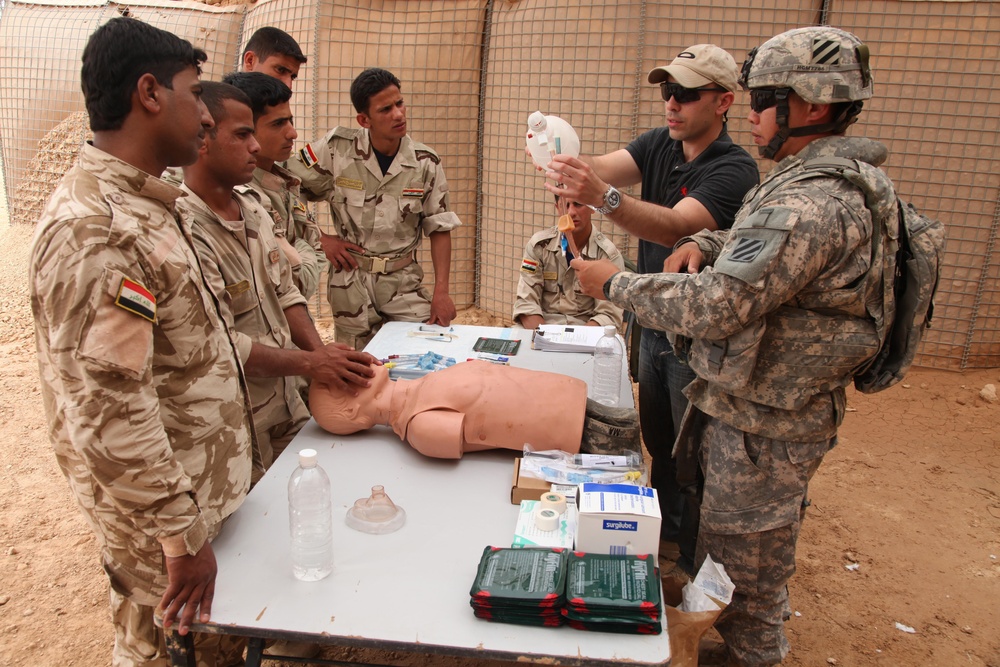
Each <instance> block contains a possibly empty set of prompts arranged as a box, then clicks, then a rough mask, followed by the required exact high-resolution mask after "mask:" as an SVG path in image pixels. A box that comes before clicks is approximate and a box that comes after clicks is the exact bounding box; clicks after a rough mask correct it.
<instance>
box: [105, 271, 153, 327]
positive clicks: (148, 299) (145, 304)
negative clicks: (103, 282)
mask: <svg viewBox="0 0 1000 667" xmlns="http://www.w3.org/2000/svg"><path fill="white" fill-rule="evenodd" d="M115 305H116V306H118V307H119V308H124V309H125V310H127V311H129V312H130V313H134V314H136V315H138V316H139V317H141V318H143V319H147V320H149V321H150V322H155V321H156V297H154V296H153V294H152V292H150V291H149V290H148V289H146V288H145V287H143V286H142V285H140V284H139V283H137V282H135V281H134V280H129V279H128V278H122V282H121V285H119V286H118V296H117V297H116V298H115Z"/></svg>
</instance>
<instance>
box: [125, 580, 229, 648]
mask: <svg viewBox="0 0 1000 667" xmlns="http://www.w3.org/2000/svg"><path fill="white" fill-rule="evenodd" d="M153 611H154V608H153V607H146V606H144V605H140V604H137V603H136V602H133V601H132V600H130V599H128V598H127V597H125V596H123V595H121V594H120V593H118V592H116V591H115V590H114V589H112V590H111V620H112V622H113V623H114V626H115V647H114V650H113V652H112V654H111V665H112V667H169V665H170V657H169V656H168V655H167V648H166V645H165V643H164V636H163V630H162V628H158V627H157V626H156V624H155V623H154V622H153ZM245 648H246V639H245V638H243V637H234V636H230V635H213V634H208V633H202V632H197V633H194V652H195V657H196V658H197V665H198V667H230V666H231V665H242V664H244V662H243V650H244V649H245Z"/></svg>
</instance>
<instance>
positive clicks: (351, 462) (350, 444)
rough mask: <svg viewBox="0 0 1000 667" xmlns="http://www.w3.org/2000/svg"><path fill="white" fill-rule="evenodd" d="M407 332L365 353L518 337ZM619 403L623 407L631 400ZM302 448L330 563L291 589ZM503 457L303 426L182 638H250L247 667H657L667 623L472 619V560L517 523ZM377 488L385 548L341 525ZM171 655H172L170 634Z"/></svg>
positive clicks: (586, 368)
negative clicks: (459, 660) (320, 493)
mask: <svg viewBox="0 0 1000 667" xmlns="http://www.w3.org/2000/svg"><path fill="white" fill-rule="evenodd" d="M416 326H419V325H410V324H389V325H387V326H386V327H384V328H383V329H382V331H381V332H380V333H379V334H378V335H377V336H376V337H375V338H374V339H373V340H372V342H371V344H370V345H369V346H368V348H366V349H367V350H368V351H370V352H372V353H373V354H375V356H387V355H389V354H397V353H408V352H411V351H412V352H420V351H426V349H424V348H427V349H432V350H434V351H440V352H442V353H443V354H445V355H446V356H454V357H455V358H456V359H457V358H459V357H460V356H461V359H462V360H464V359H465V358H466V357H467V356H474V355H473V354H472V353H471V349H472V344H473V343H474V342H475V340H476V339H477V338H478V337H479V336H481V335H487V336H491V337H510V336H514V337H516V336H518V335H520V334H524V335H530V332H518V331H517V330H508V329H497V328H491V327H461V326H456V327H454V330H455V333H457V334H459V337H458V338H457V339H456V340H454V341H453V342H451V343H440V342H439V343H437V344H435V343H433V342H428V341H426V340H421V339H416V338H412V337H409V336H407V335H406V331H407V330H408V329H407V327H416ZM467 338H471V341H469V340H467ZM529 348H530V340H524V341H522V344H521V350H520V351H519V352H518V354H517V355H515V357H514V359H515V360H516V363H515V365H518V366H525V367H530V368H540V367H541V368H543V369H544V370H553V371H557V372H564V373H566V374H568V375H575V376H577V377H582V378H584V379H586V378H587V377H589V373H590V369H591V368H592V365H591V363H589V362H588V359H587V358H586V357H588V355H581V354H566V353H540V352H533V351H531V350H530V349H529ZM459 350H461V351H460V352H459ZM462 355H465V356H462ZM625 384H626V386H627V387H629V388H630V386H631V385H629V384H628V383H627V382H626V383H625ZM628 398H629V401H628V403H626V405H631V393H630V394H629V397H628ZM307 447H310V448H313V449H316V450H317V452H318V453H319V463H320V465H322V466H323V468H324V469H325V470H326V471H327V473H328V474H329V475H330V478H331V480H332V487H333V502H334V529H333V530H334V561H335V565H334V571H333V573H332V574H331V575H330V576H329V577H327V578H325V579H323V580H321V581H317V582H308V583H307V582H301V581H298V580H296V579H295V578H294V577H293V576H292V571H291V564H290V561H289V538H288V500H287V488H286V487H287V481H288V478H289V476H290V475H291V473H292V471H293V470H294V469H295V467H296V465H297V453H298V451H299V450H300V449H304V448H307ZM515 456H516V452H513V451H488V452H476V453H470V454H466V455H465V457H464V458H462V459H461V460H457V461H451V460H439V459H431V458H428V457H425V456H423V455H421V454H419V453H417V452H416V451H415V450H413V449H412V448H411V447H410V446H409V445H407V444H406V443H405V442H402V441H401V440H400V439H399V438H398V437H397V436H396V435H395V433H393V432H392V431H391V430H390V429H389V428H388V427H383V426H378V427H375V428H373V429H370V430H368V431H364V432H362V433H357V434H354V435H351V436H335V435H331V434H329V433H327V432H325V431H323V430H322V429H320V428H319V426H317V425H316V423H315V422H314V421H310V422H309V423H308V424H307V425H306V426H305V427H304V428H303V429H302V431H301V432H300V433H299V434H298V435H297V436H296V437H295V439H294V440H293V441H292V443H291V444H290V446H289V447H288V448H287V449H286V450H285V452H284V453H283V454H282V455H281V456H280V457H279V458H278V460H277V461H275V463H274V465H273V466H272V467H271V469H270V470H269V471H268V472H267V474H265V475H264V477H263V479H261V481H260V482H259V483H258V484H257V485H256V486H255V487H254V489H253V490H252V491H251V492H250V494H249V495H248V497H247V499H246V501H245V502H244V503H243V505H242V506H241V507H240V508H239V509H238V510H237V511H236V512H235V513H234V514H233V515H232V516H231V517H230V518H229V519H228V520H227V521H226V523H225V526H224V527H223V529H222V532H221V533H220V534H219V536H218V537H217V538H216V539H215V540H214V541H213V542H212V547H213V549H214V551H215V556H216V559H217V561H218V565H219V573H218V577H217V580H216V593H215V600H214V603H213V606H212V621H211V622H210V623H207V624H194V625H193V626H192V629H193V630H195V631H200V632H213V633H225V634H233V635H241V636H246V637H250V638H252V641H251V647H250V650H249V652H248V662H247V664H248V665H257V664H259V660H260V651H261V649H262V647H263V640H264V639H288V640H294V641H309V642H315V643H320V644H331V645H340V646H350V647H363V648H374V649H383V650H393V651H404V652H412V653H423V654H437V655H451V656H461V657H466V658H470V659H472V658H474V659H494V660H504V661H511V662H543V663H545V664H549V665H606V666H610V665H620V664H622V663H625V664H636V665H654V664H655V665H664V664H668V663H669V661H670V643H669V638H668V635H667V632H666V627H665V625H666V621H665V620H664V621H663V623H664V631H663V632H662V634H659V635H645V636H643V635H619V634H606V633H600V632H585V631H580V630H574V629H572V628H569V627H560V628H541V627H529V626H520V625H510V624H504V623H493V622H489V621H485V620H482V619H478V618H476V617H475V616H474V615H473V610H472V608H471V607H470V605H469V589H470V588H471V586H472V582H473V579H474V577H475V573H476V568H477V565H478V564H479V559H480V556H481V555H482V552H483V549H484V548H485V547H487V546H489V545H496V546H509V545H510V543H511V538H512V535H513V530H514V525H515V523H516V519H517V514H518V508H517V507H516V506H514V505H511V504H510V501H509V498H510V487H511V476H512V471H513V459H514V457H515ZM376 484H381V485H383V486H384V487H385V490H386V492H387V493H388V494H389V496H390V497H391V498H392V500H393V501H394V502H395V503H397V504H398V505H400V506H402V507H403V508H404V509H405V511H406V523H405V525H404V526H403V527H402V528H401V529H400V530H399V531H397V532H395V533H392V534H389V535H369V534H365V533H360V532H357V531H354V530H352V529H351V528H348V527H347V526H346V525H345V523H344V516H345V514H346V512H347V510H348V508H349V507H351V506H352V505H353V503H354V501H355V500H357V499H359V498H364V497H367V496H368V495H369V493H370V491H371V487H372V486H374V485H376ZM171 643H172V644H173V646H174V648H176V647H177V646H178V641H177V637H176V635H175V636H173V638H172V642H171ZM182 664H183V663H182Z"/></svg>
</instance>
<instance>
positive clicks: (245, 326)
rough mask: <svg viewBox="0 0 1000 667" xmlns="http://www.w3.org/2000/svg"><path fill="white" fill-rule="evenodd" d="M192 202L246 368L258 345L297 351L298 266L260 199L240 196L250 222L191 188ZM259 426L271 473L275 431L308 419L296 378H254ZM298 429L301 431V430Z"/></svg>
mask: <svg viewBox="0 0 1000 667" xmlns="http://www.w3.org/2000/svg"><path fill="white" fill-rule="evenodd" d="M182 189H183V190H184V191H185V192H186V193H187V197H185V198H184V199H182V200H181V201H180V202H178V207H180V209H181V210H182V211H184V212H185V213H186V214H187V216H188V217H189V219H190V221H191V227H192V234H193V236H194V241H195V247H196V249H197V251H198V254H199V257H200V258H201V264H202V267H203V270H204V273H205V281H206V282H207V283H208V285H209V287H210V288H211V289H212V292H213V293H214V294H215V295H216V297H217V298H218V299H219V300H220V301H221V302H222V303H223V309H222V313H223V316H224V317H225V319H226V322H227V324H228V325H229V326H230V327H231V328H232V330H233V340H234V341H235V343H236V349H237V350H238V351H239V356H240V360H241V361H242V362H243V363H244V364H245V363H246V361H247V359H249V358H250V350H251V347H252V346H253V344H254V343H257V344H260V345H267V346H269V347H275V348H281V349H291V350H295V349H298V348H296V347H295V344H294V343H293V342H292V333H291V330H290V329H289V326H288V319H287V318H286V317H285V312H284V311H285V309H286V308H291V307H292V306H296V305H303V306H305V305H306V300H305V299H304V298H303V297H302V295H301V294H300V293H299V290H298V289H297V288H296V287H295V285H294V284H293V283H292V272H291V266H290V265H289V263H288V259H287V258H286V257H285V255H284V253H282V252H281V249H280V248H279V246H278V243H277V241H275V235H274V224H273V222H272V220H271V218H270V216H269V215H268V213H267V210H266V209H265V208H264V206H263V205H262V204H261V201H260V199H259V198H258V197H259V195H258V194H257V193H256V192H255V191H253V190H252V189H250V188H249V187H247V186H244V187H243V188H238V190H242V193H240V192H235V193H234V194H233V196H234V197H235V198H236V200H237V201H238V202H239V205H240V210H241V211H242V212H243V220H236V221H229V220H222V219H220V218H219V216H218V215H216V213H215V212H214V211H212V209H210V208H209V207H208V205H207V204H206V203H205V202H204V201H202V200H201V198H199V197H198V195H196V194H194V192H192V191H191V190H190V188H188V186H187V185H184V186H183V187H182ZM247 384H248V385H249V387H250V401H251V402H252V403H253V422H254V427H255V428H256V430H257V438H258V441H259V443H260V446H261V456H262V461H261V462H260V463H261V465H262V466H263V467H264V468H267V467H270V465H271V463H272V457H273V452H272V451H271V437H270V436H271V435H274V436H275V437H280V436H281V435H284V433H285V431H286V429H285V428H283V427H282V429H281V433H280V434H277V433H272V429H274V428H275V427H279V426H281V425H285V424H287V423H288V422H290V421H291V422H293V423H297V424H299V425H301V424H302V423H303V422H305V421H308V419H309V410H308V409H307V408H306V406H305V403H303V401H302V397H301V396H300V394H299V392H298V385H297V384H296V383H295V382H294V381H293V378H291V377H289V378H284V377H248V378H247ZM296 430H297V429H296Z"/></svg>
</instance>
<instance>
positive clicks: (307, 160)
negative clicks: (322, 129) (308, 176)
mask: <svg viewBox="0 0 1000 667" xmlns="http://www.w3.org/2000/svg"><path fill="white" fill-rule="evenodd" d="M299 159H300V160H302V164H304V165H305V166H306V168H307V169H308V168H311V167H312V166H313V165H314V164H316V163H317V162H319V158H318V157H316V153H314V152H313V149H312V146H310V145H309V144H306V147H305V148H303V149H302V150H300V151H299Z"/></svg>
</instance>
